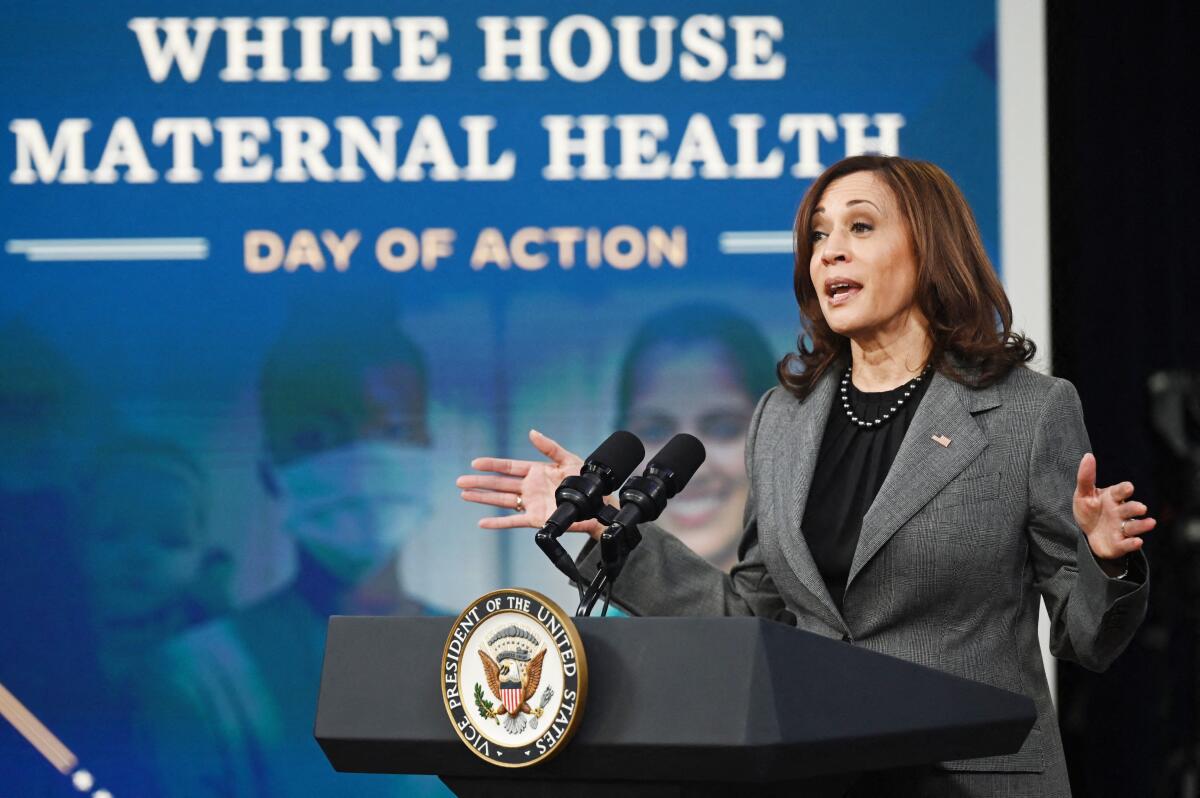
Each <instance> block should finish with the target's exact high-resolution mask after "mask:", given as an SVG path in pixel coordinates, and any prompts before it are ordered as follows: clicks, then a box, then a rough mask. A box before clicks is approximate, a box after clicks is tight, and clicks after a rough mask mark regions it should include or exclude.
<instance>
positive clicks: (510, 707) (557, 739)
mask: <svg viewBox="0 0 1200 798" xmlns="http://www.w3.org/2000/svg"><path fill="white" fill-rule="evenodd" d="M442 697H443V699H444V700H445V703H446V712H447V713H448V714H449V715H450V722H451V723H453V724H454V730H455V731H456V732H457V733H458V736H459V737H460V738H461V739H462V741H463V742H464V743H466V744H467V746H468V747H469V748H470V749H471V750H472V751H474V752H475V753H476V754H477V755H478V756H480V757H482V758H483V759H486V760H487V761H488V762H491V763H492V764H493V765H500V766H501V767H509V768H520V767H527V766H529V765H532V764H535V763H537V762H543V761H545V760H547V759H549V758H550V757H552V756H554V755H555V754H556V753H558V752H559V750H561V749H562V747H563V746H564V745H566V743H567V741H568V740H570V739H571V735H573V734H574V733H575V729H576V727H578V725H579V719H580V717H582V715H583V705H584V702H585V700H586V699H587V658H586V657H584V654H583V643H582V642H581V641H580V639H579V634H578V632H576V631H575V624H574V623H572V622H571V619H570V617H569V616H568V615H567V614H566V613H564V612H563V611H562V609H561V608H559V607H558V605H556V604H555V603H554V602H553V601H551V600H550V599H548V598H546V597H545V596H543V595H541V594H540V593H535V592H534V591H532V590H518V589H515V588H513V589H508V590H497V591H495V592H494V593H488V594H487V595H486V596H483V597H481V598H479V599H477V600H476V601H474V602H472V604H471V605H470V606H469V607H467V609H466V610H465V611H463V613H462V615H459V616H458V619H457V620H456V621H455V622H454V627H453V628H452V629H451V630H450V636H449V637H448V638H447V639H446V649H445V651H444V652H443V654H442Z"/></svg>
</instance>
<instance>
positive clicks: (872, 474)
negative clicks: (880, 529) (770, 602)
mask: <svg viewBox="0 0 1200 798" xmlns="http://www.w3.org/2000/svg"><path fill="white" fill-rule="evenodd" d="M843 376H844V375H843ZM932 376H933V375H932V373H931V372H927V373H926V374H925V376H924V377H923V378H922V379H921V381H920V383H918V385H917V387H916V389H914V390H913V393H912V395H911V396H909V397H908V398H907V399H905V400H904V405H903V406H901V407H900V409H899V410H897V411H896V412H895V413H892V414H891V416H890V418H889V419H888V420H887V421H885V422H884V423H883V424H882V425H881V426H878V427H860V426H859V425H858V424H856V423H854V422H853V421H852V420H850V418H849V416H847V414H846V410H845V408H844V407H843V405H842V396H843V394H842V392H841V390H840V389H841V387H842V386H841V384H839V386H838V388H839V390H838V391H837V392H836V393H835V394H834V397H833V405H832V406H831V407H830V409H829V420H828V421H827V422H826V424H825V435H824V437H822V439H821V451H820V453H819V454H818V455H817V465H816V469H815V471H814V473H813V480H812V485H811V486H810V487H809V490H808V501H807V502H806V506H805V508H804V520H803V521H802V522H801V528H802V529H803V530H804V539H805V541H806V542H807V543H808V548H809V551H811V552H812V556H813V560H814V561H815V562H816V564H817V569H818V570H819V571H820V572H821V577H822V578H823V579H824V580H825V586H826V587H827V588H828V589H829V595H830V596H832V597H833V600H834V602H835V603H836V604H837V606H838V609H839V610H840V609H841V608H842V597H843V595H844V594H845V592H846V578H847V577H848V576H849V575H850V565H851V563H852V562H853V561H854V550H855V548H856V547H857V546H858V534H859V531H860V530H861V529H862V520H863V516H864V515H866V514H867V510H868V509H869V508H870V506H871V502H873V501H874V500H875V494H877V493H878V492H879V489H880V488H881V487H882V486H883V481H884V479H886V478H887V474H888V470H889V469H891V467H892V461H893V460H895V459H896V453H897V452H899V451H900V444H901V442H902V441H903V440H904V434H905V433H906V432H907V431H908V425H909V424H911V423H912V419H913V416H914V415H915V414H916V411H917V404H918V403H919V402H920V401H921V397H922V396H924V395H925V390H926V389H927V388H928V387H929V382H930V380H931V379H932ZM845 386H846V389H847V392H846V394H845V395H846V396H848V397H849V399H850V407H851V409H852V410H853V412H854V415H856V416H858V418H859V419H866V420H874V419H877V418H879V417H881V416H882V415H883V414H884V413H886V412H887V411H888V409H889V408H891V407H892V406H893V405H895V404H896V400H897V399H899V398H900V397H902V396H903V395H904V392H905V391H906V390H908V388H909V383H907V382H906V383H904V384H903V385H901V386H900V387H899V388H896V389H894V390H891V391H883V392H879V393H866V392H864V391H860V390H858V389H857V388H855V387H854V384H853V383H852V382H850V381H847V382H846V383H845Z"/></svg>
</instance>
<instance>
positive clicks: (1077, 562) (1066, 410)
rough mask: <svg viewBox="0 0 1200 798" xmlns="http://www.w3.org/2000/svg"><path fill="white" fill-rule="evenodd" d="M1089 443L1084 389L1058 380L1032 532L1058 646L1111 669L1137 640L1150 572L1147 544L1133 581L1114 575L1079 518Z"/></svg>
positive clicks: (1039, 458)
mask: <svg viewBox="0 0 1200 798" xmlns="http://www.w3.org/2000/svg"><path fill="white" fill-rule="evenodd" d="M1089 449H1090V444H1089V442H1088V436H1087V430H1086V429H1085V428H1084V425H1083V409H1082V407H1081V406H1080V403H1079V394H1078V393H1077V392H1076V391H1075V387H1074V386H1073V385H1071V383H1069V382H1067V381H1066V380H1061V379H1059V380H1055V381H1054V384H1053V386H1052V387H1051V389H1050V391H1049V393H1048V395H1047V397H1046V403H1045V405H1044V407H1043V408H1042V411H1041V414H1040V415H1039V417H1038V421H1037V424H1036V427H1035V430H1034V438H1033V446H1032V449H1031V451H1030V462H1029V516H1028V533H1029V542H1030V558H1031V560H1032V564H1033V571H1034V584H1035V586H1036V588H1037V589H1038V591H1039V592H1040V593H1041V595H1042V597H1043V598H1044V599H1045V601H1046V609H1047V611H1048V613H1049V616H1050V651H1051V652H1052V653H1053V654H1054V655H1055V656H1056V657H1059V658H1061V659H1067V660H1071V661H1072V662H1076V663H1078V664H1080V665H1082V666H1083V667H1085V668H1087V669H1089V670H1093V671H1103V670H1105V669H1106V668H1107V667H1108V666H1109V665H1110V664H1111V663H1112V661H1113V660H1114V659H1116V657H1117V655H1118V654H1120V653H1121V652H1122V651H1123V650H1124V649H1125V647H1126V646H1127V645H1129V641H1130V640H1132V639H1133V635H1134V632H1136V631H1137V628H1138V626H1139V625H1140V624H1141V622H1142V619H1143V618H1144V617H1145V615H1146V606H1147V601H1148V597H1149V593H1150V575H1149V568H1148V566H1147V564H1146V556H1145V554H1144V553H1143V552H1142V551H1141V550H1140V549H1139V550H1138V551H1136V552H1134V553H1133V554H1132V555H1130V557H1129V575H1128V576H1127V577H1126V578H1125V579H1114V578H1110V577H1108V576H1107V575H1106V574H1105V573H1104V571H1102V570H1101V568H1100V565H1099V563H1098V562H1097V561H1096V558H1095V556H1094V555H1093V554H1092V550H1091V547H1090V546H1089V545H1088V542H1087V536H1086V535H1085V534H1084V533H1083V530H1081V529H1080V528H1079V527H1078V525H1077V524H1076V523H1075V516H1074V513H1073V512H1072V510H1071V502H1072V497H1073V495H1074V492H1075V476H1076V473H1077V472H1078V468H1079V460H1080V458H1082V457H1083V455H1084V454H1085V453H1086V452H1087V451H1089Z"/></svg>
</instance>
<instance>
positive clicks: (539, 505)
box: [454, 430, 603, 537]
mask: <svg viewBox="0 0 1200 798" xmlns="http://www.w3.org/2000/svg"><path fill="white" fill-rule="evenodd" d="M529 442H530V443H532V444H533V445H534V447H535V448H536V449H537V450H538V451H539V452H541V453H542V454H543V455H545V457H546V460H544V461H543V460H511V459H507V458H501V457H477V458H475V459H474V460H472V461H471V468H474V469H475V470H477V471H484V472H488V473H484V474H464V475H462V476H461V477H459V478H458V479H457V480H455V483H454V484H456V485H457V486H458V487H460V488H462V494H461V495H462V498H463V499H465V500H467V501H469V502H476V503H478V504H487V505H490V506H492V507H501V508H504V509H506V510H515V511H516V512H514V513H513V514H512V515H492V516H485V517H483V518H480V519H479V525H480V526H481V527H483V528H484V529H515V528H518V527H531V528H533V529H539V528H541V527H542V525H544V524H545V523H546V519H548V518H549V517H550V514H551V513H552V512H554V509H555V507H556V506H557V503H556V502H555V500H554V491H555V489H556V488H558V485H559V483H560V482H562V481H563V480H564V479H566V478H567V477H569V476H578V474H579V469H580V468H582V467H583V458H581V457H580V456H579V455H577V454H575V453H574V452H571V451H569V450H567V449H564V448H563V447H562V446H559V445H558V443H557V442H556V441H554V440H553V439H552V438H549V437H547V436H545V435H543V434H542V433H540V432H538V431H537V430H530V431H529ZM518 500H519V501H518ZM571 531H572V532H587V533H589V534H591V535H592V536H593V537H595V536H596V535H599V534H600V532H601V531H603V527H601V526H600V524H599V523H598V522H596V521H584V522H580V523H576V524H572V525H571Z"/></svg>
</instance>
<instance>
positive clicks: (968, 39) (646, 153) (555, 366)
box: [0, 0, 999, 796]
mask: <svg viewBox="0 0 1200 798" xmlns="http://www.w3.org/2000/svg"><path fill="white" fill-rule="evenodd" d="M225 10H226V11H230V12H231V13H233V12H232V9H225ZM350 10H352V12H353V15H352V16H351V15H349V10H348V9H346V8H344V7H343V6H342V5H339V4H326V5H321V4H317V3H312V2H293V1H292V0H277V2H274V3H265V2H251V3H242V4H240V5H239V6H238V8H237V10H236V13H237V14H239V15H241V16H238V17H230V16H220V15H215V16H204V15H206V14H217V13H218V12H215V11H213V7H211V6H210V5H208V4H199V3H187V2H178V1H172V2H164V3H158V4H156V5H155V8H154V13H155V14H156V15H157V16H154V17H149V16H145V15H146V13H147V9H146V5H145V4H138V3H130V2H124V0H117V1H115V2H110V3H103V4H85V3H77V2H67V3H56V4H40V5H36V6H31V7H29V8H27V9H25V10H23V11H22V12H20V14H16V15H13V17H12V19H10V20H9V24H7V25H6V26H5V28H4V30H3V31H2V32H0V42H2V46H0V68H2V69H3V71H4V74H5V75H6V76H7V79H6V80H5V81H4V83H3V86H2V87H0V100H2V103H0V107H2V108H3V116H4V117H5V120H4V121H5V139H4V144H3V145H2V146H0V175H2V176H3V177H4V178H5V179H4V184H3V193H2V195H0V227H2V232H3V239H4V242H5V250H4V254H3V255H2V256H0V264H2V268H3V291H0V524H2V525H3V535H2V538H0V586H2V587H3V595H4V598H3V599H2V600H0V616H2V618H0V623H2V628H3V633H2V634H0V647H2V648H0V685H4V686H5V687H6V688H7V690H9V691H11V693H12V695H13V696H15V697H16V698H17V699H19V700H20V701H21V702H22V703H23V705H24V706H25V707H26V708H27V710H28V711H29V712H30V713H32V715H33V716H36V717H37V718H39V719H40V720H41V721H42V722H44V723H45V724H46V725H47V726H48V727H49V728H50V729H51V730H52V731H53V732H54V733H55V734H56V735H57V736H58V738H59V739H60V740H61V742H62V744H63V745H64V746H65V747H66V749H69V753H70V756H69V757H67V758H66V759H61V758H60V759H59V760H55V759H54V755H50V757H49V759H48V758H47V755H46V752H45V751H41V752H39V750H38V749H37V748H36V747H35V746H33V745H31V744H30V743H29V742H28V741H27V740H26V739H25V737H23V736H21V735H20V734H19V733H18V732H17V727H21V722H18V721H13V723H14V724H16V726H15V727H14V726H10V725H8V724H0V773H2V774H3V775H0V792H4V793H5V794H14V795H67V794H75V793H76V792H77V791H79V790H85V791H90V792H93V793H95V791H96V790H98V789H101V788H103V789H107V790H109V791H110V792H111V793H112V794H113V795H117V796H132V795H138V796H147V795H158V794H164V795H186V796H193V795H221V796H232V795H236V796H242V795H245V796H267V795H270V796H283V795H309V796H316V795H342V794H345V795H368V794H375V793H376V792H378V793H379V794H389V795H397V794H398V795H419V794H440V793H442V788H441V787H440V785H439V783H438V782H436V780H433V779H429V778H395V777H371V776H346V775H339V774H334V773H333V772H332V770H331V769H330V768H329V766H328V764H327V763H326V762H325V761H324V759H323V757H322V756H321V754H320V751H319V749H318V747H317V746H316V743H315V742H314V741H313V740H312V738H311V729H312V719H313V707H314V701H315V694H316V685H317V678H318V675H319V670H320V662H321V652H322V645H323V635H324V623H325V618H326V617H327V616H328V615H329V614H332V613H335V612H374V613H378V614H386V613H408V614H421V613H448V612H451V611H453V612H457V610H458V608H460V607H461V606H463V605H464V604H465V603H466V602H467V601H468V600H469V599H471V598H473V597H475V596H477V595H479V594H481V593H483V592H485V591H487V590H490V589H493V588H495V587H498V586H504V585H520V586H527V587H533V588H536V589H539V590H542V591H544V592H546V593H548V594H549V595H550V596H551V597H553V598H555V599H557V600H559V601H560V603H563V604H571V605H572V606H573V601H572V597H573V595H574V592H573V590H571V589H570V588H569V587H568V586H567V585H565V583H563V582H562V580H561V579H560V578H559V577H557V575H556V572H555V571H554V570H553V569H552V567H551V566H550V565H549V564H548V563H547V562H546V561H545V560H544V559H543V558H542V557H541V556H540V554H538V553H537V551H536V548H535V547H534V546H533V541H532V539H531V538H532V534H531V533H530V532H529V530H516V531H511V532H485V531H483V530H479V529H478V527H477V525H476V522H477V520H478V519H479V517H480V516H481V515H483V514H485V508H481V507H480V506H479V505H475V504H468V503H466V502H463V501H462V500H461V499H460V497H459V488H457V487H456V486H455V478H456V476H458V475H459V474H462V473H465V472H467V471H469V463H470V461H471V459H472V458H473V457H476V456H480V455H486V454H503V455H509V456H514V457H529V458H533V457H537V456H538V455H537V452H536V450H535V449H534V448H533V447H532V445H531V444H530V442H529V439H528V437H527V436H528V431H529V430H530V429H531V428H537V429H538V430H541V431H542V432H544V433H546V434H547V435H550V436H551V437H553V438H554V439H556V440H558V441H559V442H560V443H562V444H563V445H564V446H566V447H568V448H570V449H572V450H573V451H575V452H578V453H580V454H586V452H587V451H589V450H590V449H591V448H593V447H594V446H595V445H596V444H598V443H599V442H600V441H601V440H603V438H604V437H605V436H606V435H607V434H608V433H609V432H610V431H611V430H612V429H615V428H617V427H618V426H623V427H626V428H629V429H632V430H634V431H635V432H637V433H638V434H639V435H640V436H641V437H642V438H643V439H644V440H645V441H646V442H647V448H648V449H650V450H653V448H654V447H655V446H657V445H660V444H661V443H662V442H665V440H666V439H667V438H669V437H670V435H671V434H673V433H675V432H677V431H690V432H693V433H694V434H696V435H698V436H699V437H700V438H701V439H702V440H703V441H704V442H705V443H706V445H707V447H708V452H709V459H708V461H707V462H706V464H705V466H704V467H703V469H702V470H701V471H700V473H699V474H698V475H697V477H696V480H695V481H694V482H693V484H692V486H691V488H689V493H688V495H686V496H683V497H680V499H679V500H677V502H676V504H675V505H674V506H673V507H672V508H671V510H670V512H669V513H668V514H667V516H666V517H665V519H664V523H665V525H666V526H667V527H668V528H669V529H671V531H673V532H675V533H676V534H679V535H680V537H681V538H683V539H684V541H685V542H687V543H688V544H689V545H690V546H692V547H693V548H694V549H695V550H697V551H698V552H700V553H701V554H702V555H703V556H705V557H707V558H709V559H710V560H712V561H713V562H714V563H715V564H716V565H717V566H718V567H728V565H729V564H730V563H731V561H732V557H733V549H734V546H735V545H736V540H737V535H738V532H739V519H740V514H741V509H742V503H743V501H744V498H745V492H746V487H747V481H746V475H745V471H744V468H743V466H742V463H741V447H742V443H743V441H744V434H745V426H746V423H747V420H748V418H749V414H750V412H751V410H752V409H753V406H754V403H755V401H756V400H757V398H758V396H759V395H760V394H761V393H762V392H763V391H764V390H766V389H767V388H768V387H770V385H771V384H773V381H774V376H773V369H774V363H775V362H776V361H777V360H778V359H779V358H780V357H781V356H782V355H783V354H785V353H786V352H787V351H789V350H790V349H792V347H794V345H795V337H796V334H797V331H798V317H797V313H796V308H795V303H794V300H793V298H792V294H791V274H792V258H791V224H792V219H793V216H794V214H795V211H796V209H797V207H798V205H799V202H800V199H801V197H802V195H803V192H804V191H805V189H806V188H807V186H808V185H809V183H810V182H811V180H812V178H813V177H815V176H816V175H817V174H819V172H820V171H821V170H822V168H823V167H824V166H828V165H829V164H831V163H833V162H835V161H837V160H838V159H840V158H842V157H844V156H846V155H850V154H858V153H861V152H883V153H890V154H903V155H905V156H909V157H918V158H927V159H929V160H932V161H935V162H936V163H938V164H939V165H941V166H942V167H943V168H945V169H946V171H948V172H949V173H950V174H951V176H952V177H954V179H955V180H956V181H957V182H958V183H959V185H960V186H961V187H962V188H963V190H964V192H965V193H966V195H967V198H968V200H969V201H970V203H971V205H972V207H973V208H974V210H975V212H976V215H977V218H978V221H979V224H980V227H981V229H982V231H983V235H984V238H985V243H986V245H987V247H988V249H989V251H990V253H991V254H992V256H993V259H996V258H997V256H998V254H999V253H998V252H997V248H998V242H999V220H998V185H999V182H998V165H997V164H998V153H997V124H998V120H997V84H996V54H995V53H996V47H995V25H996V18H995V8H994V6H993V5H992V4H991V3H987V2H972V3H962V2H942V1H940V0H930V2H926V3H923V4H921V8H920V9H919V10H914V9H913V8H911V7H909V6H907V5H902V4H895V3H889V2H878V1H876V0H865V1H864V2H855V3H852V4H851V3H842V2H835V3H830V2H824V3H813V2H772V1H770V0H762V1H761V2H753V3H746V2H718V3H713V4H710V5H709V6H706V11H705V13H704V14H699V13H697V12H696V11H695V7H694V5H693V4H689V3H683V2H669V1H668V0H663V1H662V2H657V3H648V2H603V3H597V2H593V3H589V4H586V5H585V6H579V7H575V8H573V7H570V6H564V5H562V4H559V3H548V2H533V1H532V0H531V1H530V2H520V3H501V2H479V3H470V4H467V3H431V2H408V3H404V4H402V7H401V8H397V7H396V6H395V5H394V4H393V5H388V6H384V5H379V4H376V5H374V6H372V5H371V4H369V3H367V4H363V3H358V4H355V5H354V6H353V7H352V9H350ZM343 12H347V13H343ZM436 654H437V652H431V656H432V657H434V658H433V659H431V660H430V674H431V675H432V673H433V668H434V667H435V659H436ZM398 679H399V676H398ZM402 687H403V686H402V685H401V684H400V683H399V681H398V685H397V689H402ZM10 709H11V707H10ZM11 711H12V712H15V710H11ZM8 714H10V713H9V712H6V713H5V716H6V717H8ZM20 717H26V716H25V715H20ZM9 720H10V721H11V720H12V718H9ZM51 748H52V749H53V750H54V751H58V750H59V749H57V748H53V746H51ZM60 753H61V752H60ZM56 767H57V769H56ZM81 770H86V771H87V772H88V774H89V775H88V777H87V778H85V777H83V776H80V775H79V774H80V771H81ZM88 778H91V779H93V780H92V781H88ZM72 779H74V784H72ZM8 782H12V784H13V785H14V786H13V788H12V790H10V789H9V787H8ZM81 785H85V786H81ZM95 794H97V795H99V794H100V793H95Z"/></svg>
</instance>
